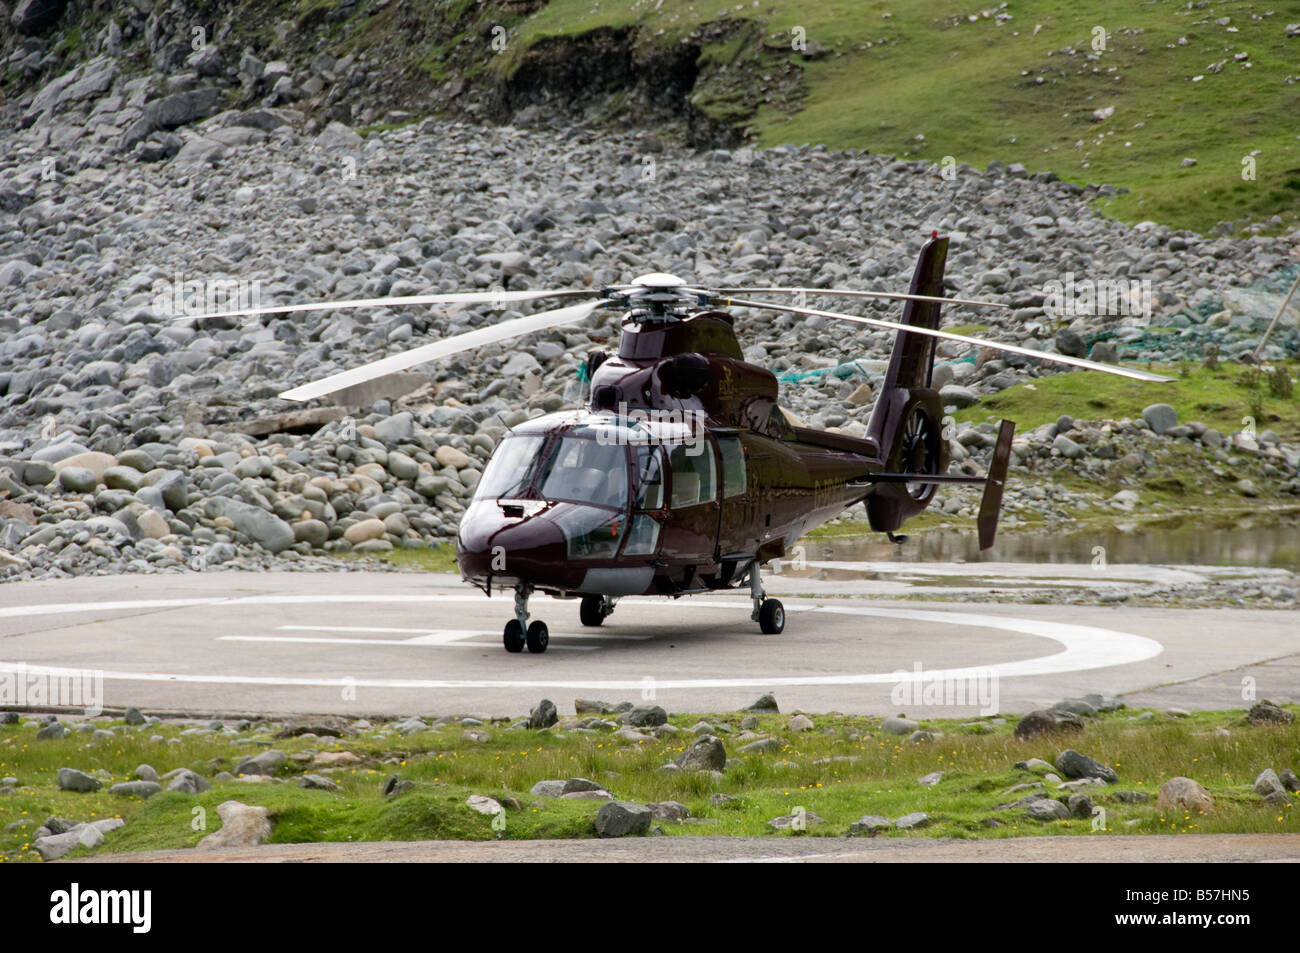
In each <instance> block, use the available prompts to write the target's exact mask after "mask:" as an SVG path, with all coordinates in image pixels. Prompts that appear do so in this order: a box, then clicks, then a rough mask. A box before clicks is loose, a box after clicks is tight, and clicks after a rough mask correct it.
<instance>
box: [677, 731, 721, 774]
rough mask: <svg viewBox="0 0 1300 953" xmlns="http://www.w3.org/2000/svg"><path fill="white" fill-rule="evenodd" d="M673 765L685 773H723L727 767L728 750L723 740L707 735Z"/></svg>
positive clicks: (682, 754) (698, 740)
mask: <svg viewBox="0 0 1300 953" xmlns="http://www.w3.org/2000/svg"><path fill="white" fill-rule="evenodd" d="M673 763H674V764H676V765H677V767H679V768H681V769H682V770H683V771H721V770H723V769H724V768H725V767H726V765H727V749H726V746H724V745H723V743H722V739H721V738H718V737H715V736H714V735H705V736H704V737H702V738H698V739H696V741H695V743H694V744H693V745H691V746H690V747H689V748H687V749H686V750H685V751H683V752H682V753H681V754H679V755H678V756H677V760H676V761H674V762H673Z"/></svg>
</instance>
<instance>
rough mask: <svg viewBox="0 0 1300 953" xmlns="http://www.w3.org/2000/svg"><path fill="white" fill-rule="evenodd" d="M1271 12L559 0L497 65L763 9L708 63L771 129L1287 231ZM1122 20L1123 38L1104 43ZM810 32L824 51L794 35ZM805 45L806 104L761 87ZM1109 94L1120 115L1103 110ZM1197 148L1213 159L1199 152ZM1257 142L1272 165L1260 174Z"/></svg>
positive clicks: (1287, 71)
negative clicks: (1013, 172) (633, 31)
mask: <svg viewBox="0 0 1300 953" xmlns="http://www.w3.org/2000/svg"><path fill="white" fill-rule="evenodd" d="M1189 7H1190V9H1189ZM1281 7H1285V4H1283V5H1279V8H1281ZM1269 9H1270V8H1269V7H1267V6H1262V7H1261V6H1257V5H1253V4H1251V3H1244V2H1223V3H1206V2H1193V3H1191V4H1188V3H1185V2H1173V0H1151V2H1145V3H1141V4H1134V3H1127V2H1121V0H1098V2H1095V3H1090V4H1076V3H1072V2H1069V0H1033V2H1009V3H1003V4H1000V5H998V6H995V7H991V8H988V9H981V8H980V6H979V5H977V4H968V5H966V6H963V5H961V4H958V3H954V2H953V0H910V2H908V3H898V2H890V0H800V2H792V0H791V2H782V0H777V2H772V0H766V2H762V3H753V4H748V3H746V4H739V5H738V4H736V3H734V2H733V3H725V2H720V0H696V2H688V0H661V2H660V0H654V2H649V0H639V2H636V3H631V4H626V3H611V2H608V0H606V2H603V3H602V2H593V0H551V2H550V3H548V4H547V5H546V6H545V7H543V8H542V9H541V10H539V11H538V12H536V13H534V14H533V15H532V16H530V17H528V18H527V19H525V20H523V21H521V22H519V23H518V24H517V25H516V30H517V42H515V43H514V44H513V45H514V50H513V53H512V55H511V56H507V57H502V58H501V61H500V64H499V67H498V68H500V69H504V70H509V69H510V68H511V65H512V63H515V62H517V61H518V59H519V58H520V56H522V55H523V52H522V51H525V50H526V49H527V48H528V47H529V46H530V45H531V44H533V43H534V42H536V41H537V40H539V39H541V38H543V37H553V36H564V35H570V36H572V35H577V34H580V33H583V32H585V31H589V30H592V29H595V28H597V27H609V26H614V27H617V26H626V25H632V24H635V25H637V26H638V27H639V31H638V32H639V36H640V37H641V42H655V43H672V42H676V41H678V40H680V39H682V38H684V37H687V36H689V35H691V34H692V33H693V32H695V31H697V29H698V27H699V26H700V25H701V24H707V23H713V22H715V21H719V20H736V19H744V20H747V21H752V22H754V23H756V24H758V25H760V26H761V34H759V33H758V31H755V33H756V34H758V35H761V36H762V37H763V39H762V41H761V42H756V43H755V42H751V43H744V42H739V41H738V39H737V34H731V35H730V36H731V37H732V38H731V39H729V40H726V41H719V46H720V48H719V49H718V50H716V51H713V53H712V55H709V56H708V60H709V62H708V63H706V64H705V65H706V67H708V66H711V67H712V69H713V70H714V71H717V72H711V73H702V75H701V78H700V83H699V84H698V85H697V92H696V96H695V103H696V105H697V106H698V107H700V108H701V109H703V110H705V111H706V112H711V113H713V114H716V115H719V116H724V117H727V118H732V119H734V118H736V116H737V115H738V114H745V113H747V112H748V113H749V114H750V115H749V117H748V120H747V125H748V127H749V129H750V131H751V133H752V134H753V136H754V137H755V138H756V140H757V141H758V143H760V144H762V145H776V144H779V143H782V142H795V143H802V142H821V143H825V144H827V145H828V146H830V147H832V148H844V149H862V148H865V149H869V150H871V151H872V152H885V153H895V154H899V155H904V156H911V157H914V158H921V159H929V160H933V161H935V162H940V161H942V160H943V157H945V156H952V157H953V159H954V160H955V161H956V162H958V163H961V162H968V163H971V164H972V165H975V166H978V167H983V166H984V165H985V164H986V163H987V162H988V161H989V160H990V159H1000V160H1002V161H1004V162H1022V163H1024V164H1025V165H1026V166H1027V167H1028V169H1029V171H1030V172H1035V171H1039V170H1047V169H1050V170H1052V171H1054V172H1056V173H1058V174H1059V175H1061V176H1062V177H1064V178H1067V179H1070V180H1072V181H1075V182H1078V183H1080V184H1086V183H1108V184H1111V185H1114V186H1116V187H1119V188H1127V189H1129V190H1130V191H1129V192H1128V193H1121V194H1119V195H1118V196H1115V197H1114V198H1110V199H1106V200H1103V201H1104V202H1105V208H1106V210H1107V211H1108V212H1109V213H1110V214H1112V215H1115V216H1117V217H1119V218H1121V219H1125V220H1131V221H1138V220H1142V219H1154V220H1157V221H1161V222H1165V223H1168V224H1171V225H1176V226H1182V227H1188V228H1195V229H1198V230H1208V229H1210V228H1211V227H1212V226H1214V225H1215V223H1216V222H1218V221H1221V220H1228V221H1236V222H1238V223H1240V222H1241V220H1242V219H1248V220H1249V221H1251V222H1256V223H1265V222H1267V220H1268V219H1270V218H1271V217H1272V216H1274V215H1277V216H1279V217H1280V218H1281V219H1282V221H1283V223H1284V224H1283V225H1282V226H1278V225H1277V223H1276V222H1274V223H1273V225H1272V226H1270V227H1269V228H1270V230H1276V229H1278V228H1282V227H1292V226H1294V225H1295V224H1296V223H1297V221H1300V219H1298V217H1297V216H1298V215H1300V36H1295V37H1288V36H1287V26H1288V21H1292V22H1293V21H1296V20H1300V14H1291V15H1290V16H1289V17H1288V15H1287V14H1286V13H1285V12H1284V11H1283V10H1281V9H1279V10H1278V12H1276V13H1270V12H1269ZM1225 18H1226V19H1227V21H1228V22H1226V23H1224V22H1222V21H1223V20H1224V19H1225ZM1103 32H1104V34H1105V41H1104V42H1105V49H1104V50H1102V51H1095V50H1094V47H1093V44H1094V40H1096V39H1097V38H1099V37H1100V36H1101V34H1102V33H1103ZM1297 32H1300V31H1297ZM796 37H799V38H802V39H803V40H804V41H805V42H806V47H807V49H806V54H807V55H805V53H801V52H799V51H796V50H792V49H791V44H792V39H793V38H796ZM512 39H513V38H512ZM705 49H706V54H708V53H709V52H710V51H709V47H708V46H706V47H705ZM718 53H721V54H722V55H718ZM809 55H811V56H812V57H813V58H809ZM1237 57H1241V59H1240V60H1238V59H1237ZM786 61H788V62H789V63H791V64H794V65H795V66H796V67H797V68H798V69H799V70H801V71H802V78H801V80H800V83H801V86H802V97H801V98H800V100H799V102H800V104H801V106H802V108H797V109H794V110H791V109H789V108H786V107H787V103H788V100H787V97H773V96H770V95H768V96H760V97H758V99H760V100H761V99H769V100H772V102H771V103H769V102H762V101H759V102H757V103H756V102H755V97H754V95H753V91H754V89H755V85H754V83H755V80H756V81H757V82H758V83H759V84H764V83H766V84H773V85H775V83H776V81H777V80H776V76H775V73H776V70H777V68H778V67H779V65H780V63H781V62H786ZM724 66H725V67H726V70H725V71H721V70H720V68H721V67H724ZM727 73H730V74H731V75H732V77H734V82H730V83H729V82H728V81H727V80H726V79H725V76H726V74H727ZM743 107H753V108H749V109H746V108H743ZM1108 109H1113V113H1111V114H1110V115H1109V117H1108V118H1106V119H1100V120H1099V119H1096V118H1095V117H1094V112H1095V111H1097V110H1108ZM1185 158H1190V159H1195V160H1196V164H1195V165H1194V166H1188V167H1184V166H1183V164H1182V160H1183V159H1185ZM1247 158H1251V159H1253V160H1254V176H1255V177H1254V179H1253V180H1249V179H1243V170H1244V168H1245V167H1244V166H1243V159H1247Z"/></svg>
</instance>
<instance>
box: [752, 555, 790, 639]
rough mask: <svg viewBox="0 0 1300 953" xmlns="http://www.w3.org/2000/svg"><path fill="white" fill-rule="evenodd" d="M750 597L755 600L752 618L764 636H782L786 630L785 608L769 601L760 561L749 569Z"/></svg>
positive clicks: (773, 601)
mask: <svg viewBox="0 0 1300 953" xmlns="http://www.w3.org/2000/svg"><path fill="white" fill-rule="evenodd" d="M749 595H750V598H751V599H753V600H754V611H753V612H752V613H751V614H750V618H751V619H753V620H754V621H755V622H757V623H758V627H759V629H760V630H762V632H763V634H764V635H780V634H781V632H782V630H783V629H785V606H783V605H781V603H780V602H778V601H777V600H776V599H769V598H768V597H767V595H766V594H765V593H764V592H763V580H762V578H761V577H760V576H759V572H758V560H754V563H753V565H751V566H750V567H749Z"/></svg>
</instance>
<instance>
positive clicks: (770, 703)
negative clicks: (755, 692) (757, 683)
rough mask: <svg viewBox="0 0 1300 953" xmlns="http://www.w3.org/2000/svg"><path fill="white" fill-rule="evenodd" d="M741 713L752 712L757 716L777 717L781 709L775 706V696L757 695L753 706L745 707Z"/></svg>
mask: <svg viewBox="0 0 1300 953" xmlns="http://www.w3.org/2000/svg"><path fill="white" fill-rule="evenodd" d="M740 710H741V711H752V712H755V713H758V714H771V715H777V714H780V713H781V709H780V708H779V707H778V706H777V704H776V696H775V695H772V694H767V695H759V696H758V698H757V699H756V700H755V701H754V702H753V704H750V705H746V706H745V707H744V708H742V709H740Z"/></svg>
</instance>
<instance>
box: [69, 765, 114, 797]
mask: <svg viewBox="0 0 1300 953" xmlns="http://www.w3.org/2000/svg"><path fill="white" fill-rule="evenodd" d="M103 786H104V785H103V782H101V781H100V780H99V779H98V778H92V777H91V776H90V775H89V774H86V773H85V772H84V771H78V770H77V769H76V768H59V790H60V791H76V792H77V793H78V794H90V793H93V792H95V791H98V790H99V789H100V788H102V787H103Z"/></svg>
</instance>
